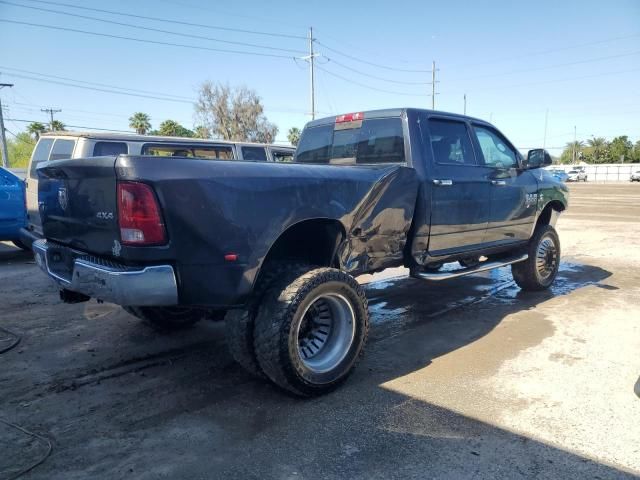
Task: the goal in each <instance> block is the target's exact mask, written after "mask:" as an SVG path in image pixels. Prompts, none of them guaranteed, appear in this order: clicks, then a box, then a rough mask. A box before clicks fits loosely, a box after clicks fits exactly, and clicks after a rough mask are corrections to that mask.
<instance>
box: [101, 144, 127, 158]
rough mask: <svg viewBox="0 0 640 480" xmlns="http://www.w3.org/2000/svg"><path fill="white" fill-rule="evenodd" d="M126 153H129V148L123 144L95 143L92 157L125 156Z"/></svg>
mask: <svg viewBox="0 0 640 480" xmlns="http://www.w3.org/2000/svg"><path fill="white" fill-rule="evenodd" d="M127 153H129V148H128V145H127V144H126V143H125V142H96V144H95V145H94V146H93V156H94V157H103V156H107V155H126V154H127Z"/></svg>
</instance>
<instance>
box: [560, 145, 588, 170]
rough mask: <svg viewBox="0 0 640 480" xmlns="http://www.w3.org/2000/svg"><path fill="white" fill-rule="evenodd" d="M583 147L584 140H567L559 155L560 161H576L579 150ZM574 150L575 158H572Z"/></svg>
mask: <svg viewBox="0 0 640 480" xmlns="http://www.w3.org/2000/svg"><path fill="white" fill-rule="evenodd" d="M583 149H584V142H582V141H580V140H578V141H575V142H568V143H567V144H566V145H565V147H564V150H563V151H562V155H560V163H565V164H566V163H574V162H577V161H578V159H579V158H580V152H582V150H583ZM574 152H575V159H574Z"/></svg>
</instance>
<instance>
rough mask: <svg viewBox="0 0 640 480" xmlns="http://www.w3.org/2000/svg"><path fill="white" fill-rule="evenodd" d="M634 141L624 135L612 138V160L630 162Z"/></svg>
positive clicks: (610, 148)
mask: <svg viewBox="0 0 640 480" xmlns="http://www.w3.org/2000/svg"><path fill="white" fill-rule="evenodd" d="M632 149H633V143H631V142H630V141H629V137H627V136H626V135H622V136H620V137H616V138H614V139H613V140H611V143H610V144H609V151H610V154H611V160H612V161H614V162H620V161H622V162H629V161H630V160H631V157H632V155H631V154H632Z"/></svg>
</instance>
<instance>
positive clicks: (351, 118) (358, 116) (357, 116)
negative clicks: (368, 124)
mask: <svg viewBox="0 0 640 480" xmlns="http://www.w3.org/2000/svg"><path fill="white" fill-rule="evenodd" d="M362 120H364V113H363V112H358V113H345V114H344V115H338V116H337V117H336V123H345V122H358V121H362Z"/></svg>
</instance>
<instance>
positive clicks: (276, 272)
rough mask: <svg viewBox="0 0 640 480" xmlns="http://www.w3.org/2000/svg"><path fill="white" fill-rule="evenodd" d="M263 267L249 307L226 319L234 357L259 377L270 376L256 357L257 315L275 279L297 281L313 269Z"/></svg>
mask: <svg viewBox="0 0 640 480" xmlns="http://www.w3.org/2000/svg"><path fill="white" fill-rule="evenodd" d="M263 268H265V269H266V270H265V272H264V275H263V276H261V278H260V279H259V280H258V283H257V285H256V287H255V288H254V292H253V294H252V296H251V299H250V300H249V302H248V304H247V305H246V307H245V308H242V309H237V310H229V311H228V312H227V315H226V316H225V337H226V340H227V348H228V349H229V352H230V353H231V356H232V357H233V359H234V360H235V361H236V362H238V363H239V364H240V365H241V366H242V368H244V369H245V370H246V371H247V372H248V373H250V374H251V375H253V376H255V377H259V378H266V377H265V375H264V373H263V372H262V368H260V364H259V363H258V359H257V358H256V352H255V349H254V346H253V344H254V341H253V333H254V332H253V331H254V326H255V319H256V315H257V314H258V309H259V308H260V304H261V302H262V298H263V297H264V293H265V291H266V290H267V288H269V286H270V285H271V283H272V282H273V281H274V280H275V279H277V278H280V277H282V276H283V275H288V276H289V277H291V276H293V278H295V277H297V276H298V275H302V274H303V273H304V272H306V271H308V270H309V269H311V268H313V267H310V266H308V265H306V266H305V265H301V264H299V263H294V264H290V263H283V264H281V265H278V266H275V265H273V266H267V265H265V266H264V267H263Z"/></svg>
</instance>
